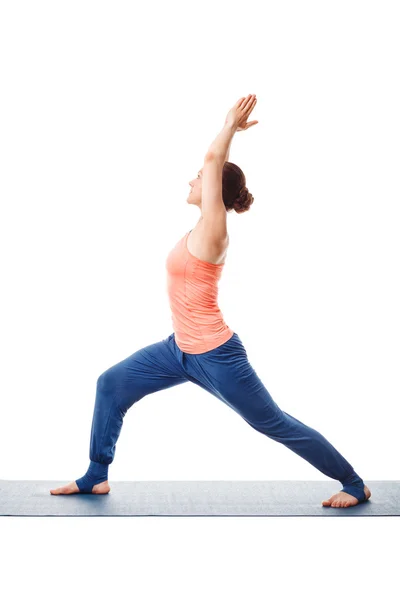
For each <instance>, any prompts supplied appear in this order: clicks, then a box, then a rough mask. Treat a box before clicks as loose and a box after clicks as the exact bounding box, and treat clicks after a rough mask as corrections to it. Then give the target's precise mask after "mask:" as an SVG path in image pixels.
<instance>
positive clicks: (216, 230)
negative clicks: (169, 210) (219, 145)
mask: <svg viewBox="0 0 400 600" xmlns="http://www.w3.org/2000/svg"><path fill="white" fill-rule="evenodd" d="M224 163H225V160H224V159H222V158H219V157H217V156H215V155H214V154H212V153H207V154H206V156H205V158H204V166H203V175H202V194H201V213H202V216H203V223H204V229H205V231H206V232H207V233H208V234H209V237H210V240H211V241H214V242H215V243H218V242H221V243H222V242H225V241H226V239H227V237H228V230H227V211H226V207H225V204H224V202H223V199H222V170H223V167H224Z"/></svg>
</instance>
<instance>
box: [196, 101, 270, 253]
mask: <svg viewBox="0 0 400 600" xmlns="http://www.w3.org/2000/svg"><path fill="white" fill-rule="evenodd" d="M256 102H257V100H256V97H255V95H254V94H249V95H248V96H247V98H240V100H238V102H236V104H235V105H234V107H233V108H231V110H230V111H229V113H228V115H227V117H226V120H225V124H224V127H223V128H222V130H221V131H220V132H219V134H218V135H217V137H216V138H215V140H214V141H213V143H212V144H211V146H210V147H209V149H208V151H207V154H206V155H205V157H204V166H203V176H202V196H201V212H202V216H203V221H204V225H205V229H206V231H207V233H208V234H209V237H210V241H211V242H212V243H214V244H215V245H218V244H223V243H224V242H225V241H226V239H227V236H228V231H227V211H226V207H225V204H224V201H223V198H222V171H223V167H224V163H225V161H226V160H228V158H229V150H230V145H231V142H232V139H233V136H234V135H235V133H236V131H243V130H245V129H248V128H249V127H251V126H252V125H255V124H256V123H258V121H252V122H250V123H247V118H248V116H249V114H250V113H251V111H252V110H253V108H254V106H255V104H256Z"/></svg>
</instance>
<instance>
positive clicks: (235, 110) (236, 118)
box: [225, 94, 258, 131]
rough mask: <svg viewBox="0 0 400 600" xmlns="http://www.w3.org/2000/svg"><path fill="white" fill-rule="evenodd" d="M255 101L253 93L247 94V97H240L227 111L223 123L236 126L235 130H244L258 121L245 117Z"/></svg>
mask: <svg viewBox="0 0 400 600" xmlns="http://www.w3.org/2000/svg"><path fill="white" fill-rule="evenodd" d="M256 103H257V98H256V95H255V94H249V95H248V96H247V98H245V97H243V98H240V100H238V101H237V102H236V104H235V106H233V107H232V108H231V110H230V111H229V112H228V114H227V116H226V120H225V125H230V126H233V127H236V131H244V130H246V129H248V128H249V127H251V126H252V125H255V124H256V123H258V121H250V122H249V123H247V119H248V117H249V115H250V113H251V111H252V110H253V108H254V107H255V105H256Z"/></svg>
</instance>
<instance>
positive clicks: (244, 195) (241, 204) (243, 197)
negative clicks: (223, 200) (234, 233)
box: [233, 186, 254, 213]
mask: <svg viewBox="0 0 400 600" xmlns="http://www.w3.org/2000/svg"><path fill="white" fill-rule="evenodd" d="M253 201H254V198H253V196H252V195H251V194H250V192H249V190H248V188H247V186H244V187H242V189H241V190H240V193H239V197H238V199H237V200H236V202H235V204H234V206H233V208H234V209H235V211H236V212H237V213H242V212H246V210H249V208H250V206H251V204H253Z"/></svg>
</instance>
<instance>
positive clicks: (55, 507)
mask: <svg viewBox="0 0 400 600" xmlns="http://www.w3.org/2000/svg"><path fill="white" fill-rule="evenodd" d="M65 483H67V482H66V481H65V480H64V481H54V480H53V481H44V480H39V481H36V480H4V479H3V480H0V516H20V517H25V516H26V517H28V516H29V517H31V516H38V517H52V516H54V517H95V516H96V517H98V516H102V517H131V516H132V517H133V516H182V517H184V516H218V517H220V516H234V517H242V516H243V517H244V516H247V517H251V516H257V517H373V516H374V517H379V516H385V517H386V516H396V517H397V516H400V481H391V480H386V481H365V483H366V485H367V486H368V487H369V489H370V490H371V494H372V495H371V498H370V499H369V500H368V501H367V502H363V503H361V504H357V505H356V506H351V507H348V508H332V507H325V506H322V504H321V503H322V500H325V499H328V498H329V497H330V496H331V495H332V494H334V493H336V492H338V491H339V490H340V489H341V485H340V483H339V482H335V481H333V480H332V481H295V480H290V481H281V480H279V481H112V480H111V481H109V484H110V487H111V491H110V492H109V493H108V494H105V495H96V494H79V493H78V494H71V495H58V496H54V495H52V494H50V489H54V488H56V487H60V486H62V485H65Z"/></svg>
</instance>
